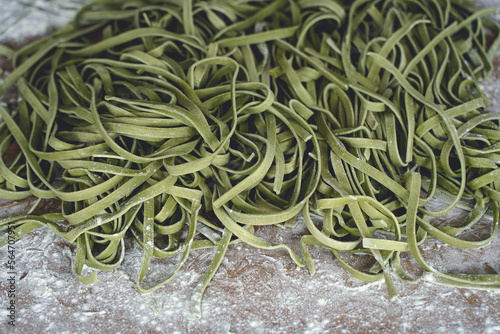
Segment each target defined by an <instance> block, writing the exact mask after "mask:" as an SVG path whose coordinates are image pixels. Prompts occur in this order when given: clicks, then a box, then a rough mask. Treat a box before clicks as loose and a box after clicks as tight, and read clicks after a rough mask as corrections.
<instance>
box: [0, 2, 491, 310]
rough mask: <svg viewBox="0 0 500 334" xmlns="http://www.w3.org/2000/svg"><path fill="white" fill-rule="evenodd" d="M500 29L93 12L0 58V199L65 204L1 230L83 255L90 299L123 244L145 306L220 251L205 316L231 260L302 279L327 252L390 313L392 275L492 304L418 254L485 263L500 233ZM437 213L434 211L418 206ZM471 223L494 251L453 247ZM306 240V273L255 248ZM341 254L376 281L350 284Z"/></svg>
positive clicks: (375, 9) (352, 13) (180, 8)
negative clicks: (152, 277)
mask: <svg viewBox="0 0 500 334" xmlns="http://www.w3.org/2000/svg"><path fill="white" fill-rule="evenodd" d="M493 12H494V10H492V9H485V10H481V11H477V9H476V7H475V4H474V3H473V2H472V1H470V2H469V1H455V0H424V1H413V0H378V1H374V0H355V1H337V0H317V1H316V0H314V1H312V0H278V1H269V0H259V1H250V0H238V1H232V0H219V1H199V0H192V1H181V0H147V1H146V0H135V1H104V0H101V1H96V2H93V3H91V4H89V5H87V6H85V7H84V8H83V9H82V10H81V11H80V12H79V13H78V14H77V16H76V17H75V19H74V21H73V22H72V23H71V24H69V25H68V26H66V27H65V28H63V29H61V30H59V31H57V32H55V33H53V34H51V35H50V36H47V37H45V38H42V39H40V40H38V41H35V42H34V43H32V44H30V45H28V46H26V47H24V48H22V49H20V50H18V51H12V50H10V49H8V48H6V47H2V48H0V53H2V54H3V55H4V56H7V57H10V58H11V59H12V63H13V66H14V70H13V71H12V73H11V74H10V75H9V76H7V77H6V78H5V79H4V80H3V82H2V83H1V85H0V93H1V94H4V93H5V92H6V91H7V90H8V89H10V88H11V87H12V86H14V85H16V86H17V89H18V94H19V102H18V105H17V107H16V108H15V110H14V111H13V112H9V111H8V110H6V108H4V107H2V106H0V115H1V117H2V119H3V121H2V122H1V124H0V148H1V152H2V155H3V158H2V159H0V197H2V198H5V199H11V200H19V199H24V198H28V197H31V196H35V197H36V198H38V199H39V200H43V199H51V198H52V199H53V198H56V199H60V200H61V201H62V206H61V211H60V212H55V213H47V214H42V215H33V214H28V215H23V216H18V217H11V218H7V219H4V220H2V221H0V229H2V230H4V231H7V230H9V229H10V230H11V231H15V235H16V237H21V236H23V235H25V234H26V233H29V232H30V231H32V230H33V229H35V228H38V227H40V226H44V227H46V228H48V229H50V230H51V231H53V232H54V233H55V234H57V235H59V236H61V237H62V238H64V239H65V240H67V241H69V242H71V243H75V244H76V245H77V248H76V255H75V259H74V266H73V269H74V273H75V275H76V276H77V277H78V279H79V280H80V281H82V282H83V283H86V284H91V283H94V282H95V281H96V280H97V275H96V272H95V271H94V272H92V273H91V274H83V271H82V270H83V268H84V265H86V266H88V267H92V268H95V270H113V269H115V268H117V267H118V266H119V265H120V263H121V262H122V261H123V259H124V255H125V252H126V249H125V243H124V239H125V238H127V237H129V236H132V237H133V238H134V239H135V241H136V242H137V244H139V245H140V247H142V249H143V260H142V265H141V267H140V269H139V274H138V278H137V285H138V289H139V290H140V291H141V292H150V291H153V290H155V289H157V288H159V287H161V286H162V285H164V284H165V283H167V282H168V281H169V280H171V279H172V278H173V277H174V276H175V274H176V273H177V272H178V271H179V270H180V269H181V268H182V266H183V264H184V263H185V262H186V260H187V259H188V257H189V254H190V252H191V250H195V249H208V250H209V251H210V252H212V253H213V250H211V249H213V248H215V249H216V251H215V253H213V254H214V256H213V260H212V263H211V264H210V266H209V267H208V269H207V270H206V272H205V273H204V275H203V276H202V278H201V280H200V282H199V283H198V284H197V286H196V287H195V290H194V293H193V297H192V304H191V306H192V310H193V312H194V313H195V314H198V315H199V314H200V312H201V311H200V310H201V309H200V303H201V300H202V294H203V291H204V290H205V288H206V286H207V285H208V283H209V282H210V280H211V278H212V276H213V275H214V273H215V272H216V270H217V268H218V266H219V264H220V263H221V261H222V259H223V257H224V254H225V252H226V250H227V249H228V247H229V245H231V244H233V243H236V242H244V243H247V244H249V245H252V246H255V247H258V248H263V249H284V250H285V251H287V252H288V253H289V254H290V257H291V259H292V260H293V261H294V262H295V263H296V264H297V266H299V267H304V266H307V267H308V268H309V270H310V271H311V273H313V274H314V264H313V260H312V257H311V254H310V253H309V249H308V246H310V245H314V246H320V247H326V248H329V249H331V250H332V252H333V255H334V257H336V258H337V259H338V261H339V263H340V264H341V265H342V266H343V267H344V268H345V269H346V270H347V271H349V272H350V273H351V274H352V275H353V276H354V277H356V278H357V279H360V280H363V281H367V282H372V281H377V280H385V282H386V285H387V290H388V293H389V296H390V297H394V296H395V295H396V294H397V292H396V289H395V287H394V284H393V281H392V277H393V276H396V277H399V278H400V279H402V280H405V281H409V282H417V281H418V280H420V279H422V278H423V279H427V280H430V281H433V282H437V283H442V284H449V285H455V286H461V287H474V288H487V289H496V288H499V287H500V276H499V275H470V274H467V275H465V274H463V275H462V274H446V273H441V272H439V271H438V270H436V269H434V268H433V267H431V266H430V265H429V264H427V263H426V261H425V259H424V258H423V257H422V255H421V253H420V251H419V247H418V246H419V245H420V244H421V243H422V242H424V240H425V239H426V238H427V237H433V238H437V239H439V240H440V241H442V242H444V243H446V244H449V245H451V246H455V247H459V248H477V247H482V246H485V245H487V244H488V243H490V242H491V240H492V239H493V236H494V234H495V232H496V230H497V226H498V221H499V210H498V205H499V201H500V177H499V176H500V169H498V165H499V164H500V124H499V119H500V113H496V112H487V111H485V109H486V107H487V105H488V100H487V98H486V97H485V95H484V94H483V93H482V91H481V89H480V87H479V85H478V82H479V81H481V80H484V79H488V78H490V77H491V73H492V59H493V57H494V54H495V52H496V48H497V46H498V44H499V43H500V39H499V38H498V37H499V28H498V26H497V24H495V23H494V22H493V21H492V20H490V19H489V18H488V17H487V15H488V14H491V13H493ZM13 146H15V147H18V150H17V154H15V156H14V158H12V156H10V158H7V155H6V154H5V152H6V151H7V150H8V149H9V148H11V147H13ZM436 199H437V200H439V201H442V202H444V203H446V206H445V208H444V209H442V210H438V211H432V210H430V209H429V208H428V206H427V205H426V204H427V203H428V202H429V201H431V200H436ZM35 207H36V205H35ZM455 207H460V208H464V209H466V210H468V211H469V214H468V216H467V217H466V218H465V220H464V221H463V223H462V224H461V225H459V226H456V225H449V226H448V225H443V224H442V225H439V226H436V225H434V224H432V223H431V222H430V220H429V219H430V218H432V217H439V216H443V215H445V214H446V213H448V212H450V211H451V210H452V209H454V208H455ZM298 215H301V216H302V217H303V221H302V220H297V216H298ZM482 217H488V218H489V219H490V221H491V224H492V228H491V236H490V237H488V238H487V239H485V240H481V241H467V240H463V239H461V238H460V236H457V235H458V234H460V232H462V231H464V230H466V229H469V228H471V226H473V225H474V224H476V223H477V222H478V221H479V220H480V219H481V218H482ZM301 223H305V225H306V226H307V229H308V231H309V232H310V234H309V235H305V236H303V237H302V238H301V241H300V249H301V253H302V254H301V255H299V254H297V253H296V251H294V250H293V248H294V247H293V245H292V247H290V246H291V245H286V244H275V243H272V242H269V241H267V240H265V239H264V238H262V237H259V236H256V235H255V234H254V230H255V229H256V227H258V226H265V225H266V226H267V225H278V226H281V227H285V228H286V227H289V226H293V225H294V224H301ZM7 235H8V233H5V234H4V235H3V236H2V237H1V239H0V240H1V241H0V244H1V245H5V244H7ZM401 252H409V253H411V255H412V257H413V258H414V259H415V260H416V262H417V263H418V264H419V265H420V266H421V267H422V268H423V269H424V274H423V275H422V276H421V277H414V276H412V275H409V274H408V273H406V272H405V270H404V269H403V266H402V265H401V263H400V253H401ZM345 253H359V254H364V255H365V256H366V255H367V254H368V255H371V256H372V258H373V261H374V265H373V266H372V267H371V268H370V270H368V271H367V270H359V269H357V268H355V266H353V265H352V264H350V263H349V261H347V260H346V259H345V257H342V254H345ZM175 255H179V256H178V258H179V262H178V266H177V268H176V269H175V270H174V271H173V272H172V273H171V275H170V276H168V277H165V279H164V280H163V281H161V282H156V283H154V284H149V283H148V284H144V283H143V280H144V278H145V276H146V273H147V271H148V268H149V265H150V262H151V259H152V258H167V257H172V256H175Z"/></svg>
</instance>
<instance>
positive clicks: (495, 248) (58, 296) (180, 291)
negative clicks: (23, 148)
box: [0, 0, 500, 333]
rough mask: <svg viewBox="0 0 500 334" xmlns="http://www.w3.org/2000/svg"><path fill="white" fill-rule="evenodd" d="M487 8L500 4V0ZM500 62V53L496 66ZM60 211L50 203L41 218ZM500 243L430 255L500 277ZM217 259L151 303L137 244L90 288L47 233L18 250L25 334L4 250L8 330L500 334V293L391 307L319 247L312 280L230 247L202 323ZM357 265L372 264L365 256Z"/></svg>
mask: <svg viewBox="0 0 500 334" xmlns="http://www.w3.org/2000/svg"><path fill="white" fill-rule="evenodd" d="M9 3H10V4H11V5H12V1H5V0H0V5H3V6H0V8H3V9H5V8H7V9H8V8H9V7H8V6H9ZM14 3H15V1H14ZM482 5H483V6H484V5H488V6H497V7H500V1H483V2H482ZM47 17H48V19H50V16H47ZM27 19H29V17H28V18H27ZM26 24H27V23H26ZM32 35H33V36H34V35H37V33H33V34H32ZM0 37H1V36H0ZM29 37H30V36H24V38H29ZM1 38H4V37H1ZM2 42H5V40H2ZM11 43H13V44H16V43H22V42H20V41H19V40H17V39H13V40H11ZM499 59H500V53H499V54H498V57H497V61H496V62H495V65H496V66H499V64H500V61H499ZM3 64H4V66H5V63H3ZM483 86H484V90H485V92H486V94H487V95H488V96H489V97H490V98H491V100H492V104H491V106H490V107H489V109H490V110H491V111H500V102H499V101H500V94H499V93H500V74H499V72H498V71H495V74H494V78H493V81H492V82H490V83H484V85H483ZM32 202H33V200H32V199H28V200H25V201H19V202H17V201H1V202H0V218H3V217H9V216H12V215H17V214H22V213H24V212H26V210H28V208H29V207H30V203H32ZM57 206H58V203H57V202H48V203H45V206H44V207H42V208H41V211H51V210H54V209H56V208H57ZM461 217H463V212H460V211H455V212H453V213H452V214H450V215H448V216H447V217H445V218H444V219H446V220H455V219H460V218H461ZM490 229H491V224H489V222H487V221H485V222H484V223H482V224H480V225H478V226H477V227H476V228H475V229H474V230H473V231H471V232H470V233H469V234H468V235H465V236H464V237H466V238H481V236H482V235H483V234H485V233H487V232H488V231H490ZM257 233H258V234H259V235H261V236H265V238H266V239H268V240H271V241H277V242H284V243H287V244H288V245H290V246H291V247H292V248H293V249H294V250H296V251H299V249H298V244H297V242H298V238H299V237H300V235H301V234H304V233H306V229H305V226H304V223H303V221H301V220H299V221H298V222H297V225H296V227H294V228H291V229H287V230H283V229H279V228H276V227H270V228H261V229H259V230H258V232H257ZM499 239H500V237H499V236H496V237H495V239H494V240H493V242H492V244H490V245H489V246H487V247H484V248H481V249H477V250H466V251H465V250H457V249H454V248H452V247H448V246H446V245H443V244H441V243H439V242H436V241H433V240H428V241H427V242H426V243H425V244H424V245H422V247H421V250H422V252H423V254H424V256H425V258H426V259H427V260H428V261H429V263H430V264H432V265H433V266H435V267H436V268H437V269H439V270H441V271H443V272H448V273H459V272H460V273H488V274H492V273H499V272H500V257H499V256H498V255H499V254H500V240H499ZM212 252H213V251H208V252H207V251H194V252H193V253H192V255H191V256H190V258H189V260H188V262H187V263H186V265H185V266H184V267H183V269H182V270H181V271H180V273H179V275H178V276H177V277H176V278H175V279H174V280H173V281H171V282H170V284H168V285H167V286H165V287H163V288H161V289H159V290H157V291H156V292H154V293H151V294H147V295H142V294H140V293H139V292H138V291H137V289H136V286H135V280H136V275H137V272H138V270H139V267H140V262H141V256H142V255H141V249H140V248H139V247H138V246H137V245H135V244H133V243H132V241H131V240H128V242H127V254H126V256H125V260H124V263H123V264H122V265H121V266H120V267H119V268H118V269H117V270H115V271H113V272H99V273H98V278H99V281H98V283H96V284H95V285H92V286H85V285H83V284H81V283H80V282H79V281H78V280H77V279H76V278H75V277H74V276H73V274H72V272H71V264H72V259H73V257H74V253H75V247H74V246H73V245H71V244H69V243H67V242H65V241H64V240H62V239H60V238H58V237H56V236H54V235H53V234H52V233H51V232H50V231H48V230H43V229H38V230H36V231H34V232H33V233H31V234H29V235H27V236H25V237H24V238H23V239H21V240H19V241H18V242H16V244H15V256H16V272H17V274H16V279H17V280H16V293H17V299H16V311H17V317H16V327H15V328H12V326H9V325H8V324H7V321H8V319H7V315H8V311H7V310H6V307H7V304H6V303H7V284H6V279H7V278H8V274H7V271H8V269H7V268H6V266H7V260H8V259H7V255H8V254H7V251H6V249H0V333H10V332H13V333H65V332H66V333H97V332H101V333H117V332H120V333H173V332H179V333H185V332H191V333H198V332H203V333H228V332H233V333H325V332H335V333H342V332H345V333H388V332H404V333H436V332H438V333H439V332H443V333H500V312H499V311H498V310H499V309H500V293H499V292H494V291H483V290H467V289H459V288H452V287H446V286H439V285H435V284H431V283H427V282H420V283H418V284H415V285H411V284H407V283H401V282H398V281H397V279H396V278H395V281H396V287H397V288H398V290H399V293H400V296H399V297H398V298H396V299H395V300H392V301H390V300H389V299H388V298H387V293H386V290H385V286H384V283H383V282H378V283H374V284H366V283H362V282H359V281H357V280H355V279H353V278H352V277H351V276H350V275H349V274H348V273H347V272H346V271H345V270H343V269H342V268H341V266H340V265H339V264H338V262H337V261H336V260H335V259H334V257H333V255H332V254H331V252H329V251H328V250H326V249H320V248H311V253H312V255H313V257H314V258H315V264H316V266H317V273H316V275H315V276H314V277H311V276H310V275H309V273H308V272H307V270H305V269H301V270H297V269H296V267H295V266H294V264H293V262H292V261H291V260H290V258H289V257H288V255H287V254H286V253H285V252H284V251H264V250H259V249H255V248H252V247H250V246H247V245H245V244H237V245H233V246H231V247H230V248H229V250H228V252H227V256H226V258H225V260H224V261H223V263H222V265H221V267H220V269H219V271H218V272H217V274H216V275H215V276H214V278H213V280H212V282H211V283H210V285H209V286H208V288H207V290H206V293H205V297H204V302H203V306H202V311H203V316H202V317H201V318H195V317H193V316H192V315H191V314H190V312H189V307H188V300H189V298H190V296H191V292H192V289H193V288H194V286H195V285H196V282H197V281H198V279H199V278H200V277H201V274H202V272H203V270H204V269H205V268H206V267H207V265H208V263H209V262H210V260H211V256H212V255H213V253H212ZM178 260H179V259H178V258H172V259H166V260H156V261H153V263H152V266H151V269H150V271H151V272H150V275H149V277H148V280H150V281H155V280H159V279H161V278H162V277H165V276H166V275H167V274H168V273H169V271H170V270H172V267H173V265H174V264H175V263H176V261H178ZM357 261H359V264H360V265H363V263H364V262H363V258H359V259H358V260H357ZM403 262H404V265H405V267H406V268H407V269H408V270H409V272H410V273H413V274H418V273H419V268H418V265H416V264H415V263H414V262H413V261H412V260H411V259H410V255H409V254H404V258H403Z"/></svg>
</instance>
